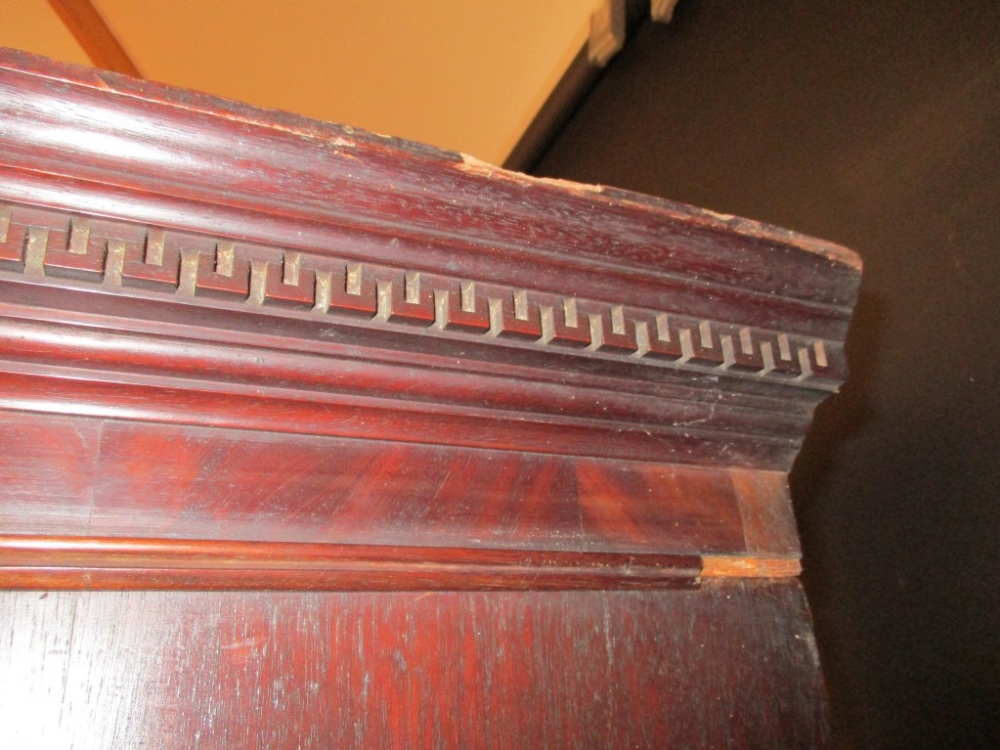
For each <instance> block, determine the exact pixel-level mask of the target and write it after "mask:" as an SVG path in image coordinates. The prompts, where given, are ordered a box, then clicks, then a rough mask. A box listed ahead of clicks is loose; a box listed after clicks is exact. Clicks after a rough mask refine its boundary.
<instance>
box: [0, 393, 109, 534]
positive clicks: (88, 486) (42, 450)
mask: <svg viewBox="0 0 1000 750" xmlns="http://www.w3.org/2000/svg"><path fill="white" fill-rule="evenodd" d="M100 427H101V425H100V422H99V421H97V420H90V419H79V418H64V417H51V418H46V419H45V420H39V419H38V417H37V416H35V415H26V414H17V413H13V412H0V529H3V533H7V534H18V533H22V534H27V533H36V534H74V533H78V534H82V533H86V531H87V526H88V523H89V519H90V506H91V501H92V497H93V485H94V478H95V474H96V464H97V454H98V451H99V445H100Z"/></svg>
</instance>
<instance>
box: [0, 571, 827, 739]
mask: <svg viewBox="0 0 1000 750" xmlns="http://www.w3.org/2000/svg"><path fill="white" fill-rule="evenodd" d="M0 621H2V622H4V623H5V624H9V625H12V626H13V627H12V628H11V630H10V631H9V632H8V633H6V634H5V635H4V637H3V638H2V639H0V673H2V674H3V675H4V679H3V680H2V681H0V692H2V694H3V698H2V699H0V745H2V746H4V747H74V748H80V749H81V750H83V749H89V748H95V749H96V748H112V747H114V748H121V747H130V748H148V749H150V750H154V749H155V750H173V749H174V748H177V749H178V750H179V749H180V748H185V750H186V749H187V748H192V747H199V748H220V749H221V748H233V747H268V748H273V749H274V750H281V749H283V748H299V747H341V748H351V747H356V748H372V747H385V748H404V747H415V748H421V747H427V748H431V747H439V748H440V747H448V748H466V747H495V748H514V747H518V748H520V747H523V748H532V750H534V749H535V748H580V747H592V748H606V747H607V748H610V747H614V748H625V747H629V748H634V747H639V748H664V747H678V748H681V747H683V748H702V747H704V748H708V747H746V748H756V747H785V748H792V747H803V748H805V747H810V748H812V747H823V746H826V745H827V744H828V741H829V738H828V736H827V733H826V729H825V721H824V713H823V712H824V709H823V702H822V681H821V678H820V674H819V667H818V664H817V659H816V652H815V648H814V646H813V643H812V635H811V630H810V626H809V622H808V615H807V614H806V609H805V599H804V598H803V596H802V594H801V591H800V589H799V587H798V584H797V583H795V582H792V581H788V582H784V583H771V582H747V583H742V584H733V583H720V584H713V585H711V586H707V587H705V588H703V589H701V590H699V591H694V592H674V593H672V594H670V595H669V596H668V595H661V594H639V593H613V592H589V593H588V592H578V593H547V594H543V593H538V594H512V593H492V594H475V593H471V594H459V593H451V594H449V593H430V594H257V593H251V592H243V593H227V594H199V593H180V592H175V593H170V592H158V593H157V592H124V593H119V592H55V593H50V594H48V595H45V594H41V593H39V592H5V593H0Z"/></svg>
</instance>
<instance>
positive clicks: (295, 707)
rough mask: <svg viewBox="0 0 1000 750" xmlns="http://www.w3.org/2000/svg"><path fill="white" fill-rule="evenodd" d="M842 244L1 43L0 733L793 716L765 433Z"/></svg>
mask: <svg viewBox="0 0 1000 750" xmlns="http://www.w3.org/2000/svg"><path fill="white" fill-rule="evenodd" d="M859 272H860V264H859V263H858V261H857V258H856V257H855V256H854V255H853V254H852V253H850V251H847V250H844V249H842V248H838V247H835V246H832V245H829V244H827V243H824V242H821V241H818V240H813V239H810V238H806V237H802V236H800V235H797V234H795V233H792V232H788V231H785V230H780V229H776V228H773V227H767V226H762V225H760V224H757V223H755V222H751V221H748V220H744V219H738V218H735V217H729V216H720V215H717V214H713V213H711V212H709V211H704V210H700V209H695V208H692V207H690V206H683V205H678V204H674V203H670V202H667V201H662V200H658V199H653V198H649V197H646V196H640V195H635V194H630V193H625V192H622V191H618V190H614V189H610V188H601V187H591V186H580V185H571V184H564V183H559V182H553V181H546V180H537V179H532V178H528V177H525V176H523V175H516V174H512V173H508V172H504V171H503V170H499V169H497V168H494V167H491V166H488V165H484V164H482V163H479V162H477V161H475V160H473V159H470V158H468V157H463V156H461V155H458V154H453V153H448V152H441V151H438V150H436V149H433V148H430V147H426V146H421V145H419V144H412V143H405V142H401V141H398V140H395V139H391V138H383V137H380V136H375V135H371V134H367V133H363V132H360V131H355V130H353V129H351V128H349V127H342V126H336V125H329V124H325V123H317V122H313V121H310V120H306V119H303V118H300V117H296V116H293V115H288V114H284V113H277V112H264V111H260V110H256V109H253V108H250V107H247V106H245V105H241V104H236V103H233V102H226V101H222V100H219V99H215V98H213V97H209V96H205V95H201V94H196V93H193V92H189V91H181V90H176V89H170V88H167V87H164V86H159V85H156V84H150V83H148V82H141V81H134V80H132V79H128V78H124V77H121V76H117V75H114V74H107V73H103V72H100V71H91V70H83V69H80V68H74V67H71V66H64V65H58V64H55V63H51V62H49V61H45V60H41V59H39V58H35V57H31V56H28V55H24V54H22V53H17V52H13V51H0V446H2V451H0V585H2V586H3V587H4V588H7V589H11V590H10V591H7V592H5V593H4V592H0V616H2V621H3V622H6V623H10V624H11V626H12V629H11V631H10V638H8V639H6V640H2V642H0V669H3V670H5V672H4V678H5V679H4V680H0V684H10V685H16V686H18V688H17V689H15V690H13V691H12V692H11V693H10V695H8V696H5V697H4V700H0V745H2V746H6V745H8V744H9V745H11V746H27V745H31V746H50V745H52V744H53V743H55V745H60V744H62V745H66V744H74V743H75V744H78V745H80V746H84V747H99V748H105V747H128V746H143V747H153V748H175V747H192V746H202V747H248V746H258V747H275V748H282V747H331V746H333V747H404V746H419V747H442V746H447V747H533V748H534V747H581V746H583V747H587V746H593V747H632V746H642V747H665V746H675V747H702V746H705V747H710V746H733V747H760V746H778V747H812V746H822V745H824V744H826V743H827V742H828V740H829V737H828V733H827V729H826V724H825V706H824V703H823V699H822V680H821V678H820V674H819V670H818V664H817V661H816V655H815V651H814V648H813V647H812V641H811V637H812V636H811V631H810V625H809V621H808V613H807V610H806V608H805V602H804V599H803V598H802V595H801V592H800V589H799V587H798V584H797V582H796V581H795V580H794V576H796V575H797V574H798V572H799V548H798V540H797V535H796V531H795V523H794V518H793V517H792V514H791V506H790V503H789V498H788V489H787V484H786V474H785V473H786V472H787V470H788V469H789V467H790V466H791V462H792V460H793V459H794V457H795V454H796V452H797V450H798V447H799V445H800V443H801V441H802V438H803V436H804V434H805V431H806V429H807V428H808V425H809V421H810V419H811V417H812V412H813V410H814V408H815V406H816V405H817V404H818V403H819V402H820V401H821V400H822V399H823V398H824V397H825V396H826V395H828V394H829V393H830V392H831V391H833V390H835V389H836V388H837V386H838V384H839V383H840V382H841V381H842V379H843V378H844V377H845V375H846V368H845V360H844V355H843V339H844V335H845V333H846V328H847V323H848V320H849V317H850V313H851V309H852V306H853V304H854V301H855V296H856V293H857V284H858V276H859ZM13 589H20V590H19V591H14V590H13ZM32 589H35V590H32ZM66 589H81V590H80V591H74V590H69V591H67V590H66ZM163 589H168V590H169V589H174V591H163ZM220 589H231V591H220ZM151 590H160V591H151ZM281 590H284V591H281ZM49 592H51V593H49ZM26 707H33V708H34V710H35V716H36V718H35V719H31V718H27V717H28V713H27V711H26ZM8 740H9V741H8Z"/></svg>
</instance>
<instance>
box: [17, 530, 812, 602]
mask: <svg viewBox="0 0 1000 750" xmlns="http://www.w3.org/2000/svg"><path fill="white" fill-rule="evenodd" d="M800 571H801V567H800V565H799V561H798V559H784V558H757V557H744V556H723V555H703V556H699V555H670V554H630V553H611V552H562V551H549V550H543V551H536V550H509V549H483V548H455V547H400V546H378V545H351V544H304V543H289V542H247V541H212V540H194V539H153V538H150V539H140V538H115V537H72V536H30V535H0V589H52V590H128V589H180V590H223V589H231V590H287V591H310V590H315V591H421V590H427V591H445V590H453V591H556V590H646V589H685V588H696V587H698V586H699V585H700V583H701V581H702V580H703V579H718V578H785V577H794V576H797V575H798V574H799V573H800Z"/></svg>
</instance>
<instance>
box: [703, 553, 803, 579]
mask: <svg viewBox="0 0 1000 750" xmlns="http://www.w3.org/2000/svg"><path fill="white" fill-rule="evenodd" d="M801 572H802V562H801V560H800V559H799V558H798V557H750V556H744V555H702V558H701V577H702V578H795V577H796V576H798V575H799V574H800V573H801Z"/></svg>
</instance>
